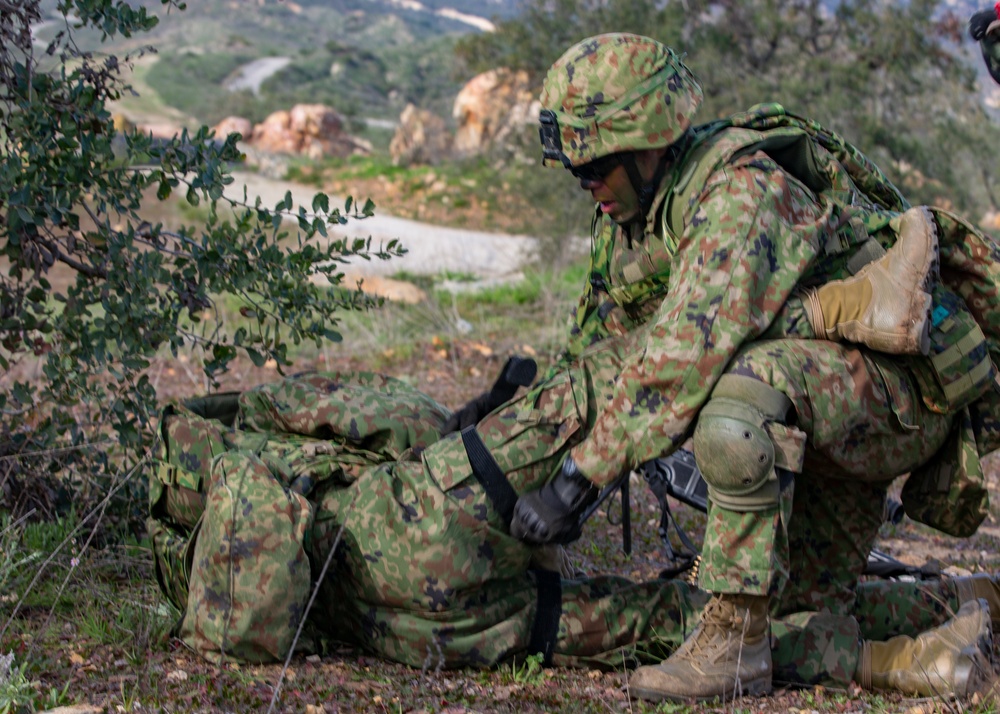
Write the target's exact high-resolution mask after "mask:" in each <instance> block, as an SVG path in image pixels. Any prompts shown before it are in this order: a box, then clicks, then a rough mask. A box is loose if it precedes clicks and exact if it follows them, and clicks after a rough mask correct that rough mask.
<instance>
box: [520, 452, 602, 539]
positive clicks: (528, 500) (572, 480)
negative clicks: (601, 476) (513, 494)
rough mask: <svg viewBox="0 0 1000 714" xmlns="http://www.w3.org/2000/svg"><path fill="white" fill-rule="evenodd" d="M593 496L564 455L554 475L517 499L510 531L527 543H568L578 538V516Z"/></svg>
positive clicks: (593, 488) (594, 492)
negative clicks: (535, 489) (542, 484)
mask: <svg viewBox="0 0 1000 714" xmlns="http://www.w3.org/2000/svg"><path fill="white" fill-rule="evenodd" d="M597 495H598V489H597V487H596V486H594V484H592V483H591V482H590V481H589V480H588V479H587V477H586V476H584V475H583V474H582V473H580V470H579V469H578V468H577V467H576V462H574V461H573V459H572V458H570V457H569V456H568V455H567V456H566V458H565V460H564V461H563V463H562V469H560V471H559V473H558V474H556V476H555V478H553V479H552V480H551V481H549V482H548V483H547V484H545V485H544V486H542V487H541V488H540V489H538V490H537V491H529V492H528V493H525V494H523V495H521V497H520V498H518V499H517V504H516V505H515V506H514V517H513V519H511V522H510V534H511V535H512V536H514V537H515V538H519V539H520V540H523V541H525V542H527V543H535V544H541V543H570V542H572V541H574V540H576V539H577V538H579V537H580V515H581V514H582V513H583V512H584V510H586V508H587V506H589V505H590V504H591V503H593V502H594V500H595V499H596V498H597Z"/></svg>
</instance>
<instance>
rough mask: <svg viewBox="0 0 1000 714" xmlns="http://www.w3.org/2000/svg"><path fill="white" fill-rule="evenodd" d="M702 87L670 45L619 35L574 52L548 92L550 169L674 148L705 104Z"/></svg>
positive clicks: (545, 116)
mask: <svg viewBox="0 0 1000 714" xmlns="http://www.w3.org/2000/svg"><path fill="white" fill-rule="evenodd" d="M701 98H702V92H701V86H700V85H699V84H698V81H697V80H696V79H695V78H694V75H693V74H692V73H691V70H689V69H688V68H687V67H686V66H684V64H683V63H682V62H681V61H680V58H678V56H677V55H676V54H675V53H674V51H673V50H671V49H670V48H669V47H667V46H666V45H664V44H662V43H660V42H657V41H656V40H652V39H650V38H648V37H642V36H640V35H631V34H625V33H611V34H606V35H598V36H596V37H591V38H589V39H586V40H583V41H582V42H579V43H577V44H575V45H573V46H572V47H570V48H569V49H568V50H567V51H566V52H565V53H564V54H563V56H562V57H560V58H559V59H558V60H556V63H555V64H553V65H552V67H551V68H550V69H549V72H548V75H547V76H546V78H545V83H544V84H543V85H542V95H541V104H542V112H541V115H540V116H539V122H540V124H541V126H540V128H539V134H540V136H541V139H542V147H543V151H544V153H543V157H542V163H544V164H545V165H546V166H563V167H565V168H570V167H573V166H581V165H583V164H587V163H590V162H591V161H594V160H595V159H599V158H601V157H602V156H608V155H609V154H616V153H619V152H622V151H639V150H642V149H652V148H656V147H660V146H669V145H670V144H673V143H674V142H675V141H677V140H678V139H680V138H681V136H682V135H683V134H684V132H685V131H686V130H687V128H688V127H689V126H691V119H692V117H693V116H694V113H695V111H697V109H698V105H699V104H701Z"/></svg>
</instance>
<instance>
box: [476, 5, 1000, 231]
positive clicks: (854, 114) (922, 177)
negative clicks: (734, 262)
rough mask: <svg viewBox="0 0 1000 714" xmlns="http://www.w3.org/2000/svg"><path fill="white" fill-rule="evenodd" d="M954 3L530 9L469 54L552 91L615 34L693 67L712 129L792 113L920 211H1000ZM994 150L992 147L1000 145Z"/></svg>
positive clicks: (986, 123)
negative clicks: (648, 41)
mask: <svg viewBox="0 0 1000 714" xmlns="http://www.w3.org/2000/svg"><path fill="white" fill-rule="evenodd" d="M959 25H960V26H961V27H964V24H962V23H961V22H959V23H956V19H955V16H954V15H953V14H952V13H951V12H950V11H949V10H948V8H946V7H945V3H944V2H942V0H912V1H911V2H906V3H891V2H884V1H883V0H841V2H839V3H837V4H836V5H835V6H834V9H833V10H831V8H830V4H829V3H827V2H825V1H824V0H670V2H667V3H661V2H654V1H653V0H638V1H637V2H632V1H629V0H584V2H574V1H572V0H524V4H523V5H522V12H521V13H520V14H519V15H518V16H516V17H514V18H512V19H510V20H507V21H504V22H500V23H499V24H498V25H497V31H496V32H495V33H492V34H484V35H470V36H468V37H466V38H464V39H463V40H462V41H460V42H459V43H458V47H457V51H458V53H459V58H460V59H461V60H463V61H464V62H465V63H466V65H467V66H468V67H469V68H470V70H474V71H482V70H484V69H487V68H489V67H497V66H506V67H511V68H514V69H526V70H528V71H529V72H530V73H531V75H532V77H534V78H535V81H536V82H537V84H538V86H539V87H540V86H541V82H542V79H543V78H544V76H545V71H546V69H547V68H548V66H549V65H550V64H551V63H552V62H553V61H554V60H555V59H556V58H557V57H559V55H560V54H561V53H562V52H563V51H564V50H565V49H566V48H567V47H569V46H570V45H571V44H573V43H574V42H576V41H578V40H580V39H583V38H584V37H587V36H589V35H592V34H598V33H601V32H609V31H627V32H637V33H639V34H644V35H648V36H650V37H654V38H656V39H658V40H660V41H662V42H665V43H666V44H668V45H670V46H672V47H673V48H674V49H675V50H677V51H678V52H680V53H682V54H683V55H684V60H685V62H686V63H687V64H688V66H690V67H691V68H692V69H693V70H694V72H695V73H696V74H697V75H698V77H699V79H700V80H701V82H702V86H703V87H704V90H705V102H704V104H703V106H702V108H701V110H700V112H699V114H700V116H701V118H702V120H704V121H709V120H712V119H716V118H719V117H723V116H726V115H728V114H731V113H733V112H737V111H742V110H744V109H747V108H748V107H750V106H751V105H753V104H756V103H759V102H774V101H776V102H780V103H782V104H784V105H785V107H787V108H788V109H789V110H791V111H794V112H797V113H799V114H802V115H805V116H809V117H811V118H813V119H816V120H818V121H820V122H822V123H823V124H825V125H826V126H828V127H829V128H830V129H833V130H835V131H837V132H839V133H841V134H843V135H844V136H845V137H846V138H847V139H848V140H850V141H852V142H854V143H855V144H856V145H857V146H858V147H859V148H860V149H862V150H863V151H864V152H866V153H868V154H869V155H870V156H871V157H872V158H873V159H874V160H876V161H877V162H878V163H879V164H880V165H881V166H882V168H883V169H884V170H885V171H886V172H887V173H888V174H889V176H890V177H891V178H893V179H894V180H896V181H897V182H898V183H900V184H901V187H902V188H903V189H904V191H905V192H906V193H907V195H908V196H910V197H911V200H913V201H917V202H931V203H941V202H946V203H951V204H953V205H954V206H955V207H956V208H959V209H960V210H963V211H966V212H969V213H970V214H971V215H973V216H974V217H976V218H978V217H980V216H982V215H983V214H984V213H985V212H987V211H989V210H997V208H998V206H997V204H996V201H995V199H994V195H995V194H996V191H997V189H996V188H994V187H995V186H996V184H997V183H998V176H997V171H998V167H1000V142H997V141H996V140H995V137H996V136H997V135H998V133H997V132H998V128H997V126H996V122H995V121H994V120H993V119H991V117H990V116H989V115H988V114H987V113H986V111H985V110H984V108H983V106H982V102H981V97H980V95H979V92H978V91H977V88H976V86H975V73H974V71H973V69H972V67H971V66H970V65H969V63H968V62H967V61H966V59H965V58H964V57H963V56H962V55H961V54H960V53H959V51H958V48H957V47H956V45H955V42H957V41H961V37H960V35H959V34H956V30H955V28H956V26H959ZM991 137H992V138H991Z"/></svg>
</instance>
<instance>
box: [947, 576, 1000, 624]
mask: <svg viewBox="0 0 1000 714" xmlns="http://www.w3.org/2000/svg"><path fill="white" fill-rule="evenodd" d="M955 590H956V592H957V594H958V604H959V605H960V606H961V605H964V604H965V603H967V602H969V601H971V600H976V599H978V598H982V599H984V600H985V601H986V604H988V605H989V606H990V622H991V624H992V626H993V632H997V630H1000V583H997V581H996V578H995V577H994V576H992V575H988V574H987V573H977V574H976V575H965V576H962V577H960V578H955Z"/></svg>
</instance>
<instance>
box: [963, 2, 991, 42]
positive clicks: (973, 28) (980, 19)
mask: <svg viewBox="0 0 1000 714" xmlns="http://www.w3.org/2000/svg"><path fill="white" fill-rule="evenodd" d="M996 19H997V13H996V10H993V9H992V8H991V9H989V10H980V11H979V12H977V13H976V14H975V15H973V16H972V17H971V18H969V36H970V37H972V39H974V40H975V41H976V42H979V41H980V40H982V39H983V38H984V37H985V36H986V28H988V27H989V26H990V23H992V22H993V21H994V20H996Z"/></svg>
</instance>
